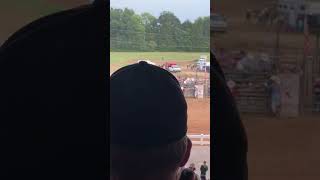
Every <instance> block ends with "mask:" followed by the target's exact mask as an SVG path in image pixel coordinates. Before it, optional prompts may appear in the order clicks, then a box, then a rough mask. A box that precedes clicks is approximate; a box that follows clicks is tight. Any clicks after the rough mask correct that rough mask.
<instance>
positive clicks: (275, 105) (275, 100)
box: [267, 76, 281, 116]
mask: <svg viewBox="0 0 320 180" xmlns="http://www.w3.org/2000/svg"><path fill="white" fill-rule="evenodd" d="M267 87H268V89H269V92H270V95H271V111H272V114H273V115H274V116H279V114H280V106H281V91H280V78H279V77H278V76H272V77H271V78H270V81H269V82H268V84H267Z"/></svg>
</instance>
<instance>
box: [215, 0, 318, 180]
mask: <svg viewBox="0 0 320 180" xmlns="http://www.w3.org/2000/svg"><path fill="white" fill-rule="evenodd" d="M245 1H246V2H247V3H248V4H245V3H244V4H245V5H243V6H241V5H239V6H241V7H239V9H240V10H239V11H238V12H235V9H234V8H230V4H229V3H231V0H225V1H224V2H220V3H217V4H218V5H217V6H216V7H215V9H214V12H212V13H216V14H218V13H221V15H220V16H224V17H226V18H225V19H226V21H227V22H226V23H225V24H227V26H225V27H226V30H225V31H224V32H223V33H221V32H218V31H217V32H216V31H213V32H212V28H211V48H212V51H213V52H214V54H215V56H216V58H217V60H218V62H219V64H220V65H221V66H222V69H223V71H224V73H225V76H226V80H227V85H228V87H229V89H230V91H231V92H232V94H233V96H234V98H235V100H236V103H237V106H238V109H239V111H240V113H241V118H242V121H243V123H244V126H245V128H246V132H247V137H248V146H249V147H248V166H249V179H257V180H264V179H275V180H284V179H285V180H287V179H288V180H289V179H308V180H315V179H319V177H320V173H319V169H318V168H317V165H318V163H319V160H320V157H319V153H318V152H319V151H320V144H319V139H320V133H319V128H320V121H319V119H320V38H319V34H320V1H319V0H270V1H262V0H259V1H255V0H245ZM249 2H250V3H249ZM241 8H242V9H241Z"/></svg>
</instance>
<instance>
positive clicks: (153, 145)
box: [110, 62, 192, 180]
mask: <svg viewBox="0 0 320 180" xmlns="http://www.w3.org/2000/svg"><path fill="white" fill-rule="evenodd" d="M110 126H111V127H110V131H111V134H110V141H111V147H110V158H111V162H110V167H111V168H110V170H111V179H120V180H126V179H141V180H143V179H154V180H157V179H167V180H170V179H175V178H176V175H177V172H178V169H179V168H180V167H183V166H185V164H186V163H187V161H188V159H189V156H190V150H191V146H192V145H191V141H190V139H189V138H187V136H186V132H187V104H186V101H185V98H184V96H183V93H182V91H181V88H180V86H179V83H178V81H177V80H176V78H175V77H174V76H173V75H172V74H170V73H169V72H168V71H166V70H164V69H162V68H159V67H157V66H153V65H150V64H147V63H146V62H140V63H138V64H133V65H129V66H126V67H124V68H121V69H120V70H118V71H117V72H115V73H113V74H112V76H111V77H110Z"/></svg>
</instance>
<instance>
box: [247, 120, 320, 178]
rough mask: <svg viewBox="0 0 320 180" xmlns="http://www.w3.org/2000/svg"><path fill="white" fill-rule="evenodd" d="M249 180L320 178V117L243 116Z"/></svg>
mask: <svg viewBox="0 0 320 180" xmlns="http://www.w3.org/2000/svg"><path fill="white" fill-rule="evenodd" d="M243 122H244V124H245V127H246V130H247V135H248V141H249V152H248V164H249V177H250V178H249V179H252V180H267V179H268V180H269V179H272V180H298V179H299V180H300V179H304V180H316V179H320V171H319V169H320V166H319V164H320V155H319V152H320V116H319V115H313V116H308V117H300V118H294V119H284V118H282V119H277V118H271V117H254V116H243Z"/></svg>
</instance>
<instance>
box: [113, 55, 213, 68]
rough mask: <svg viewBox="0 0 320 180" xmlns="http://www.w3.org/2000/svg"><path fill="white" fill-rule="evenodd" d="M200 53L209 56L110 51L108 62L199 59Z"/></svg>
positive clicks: (119, 63)
mask: <svg viewBox="0 0 320 180" xmlns="http://www.w3.org/2000/svg"><path fill="white" fill-rule="evenodd" d="M201 55H206V56H207V57H208V58H209V52H208V53H203V52H110V64H111V65H120V66H121V65H126V64H128V63H133V62H136V61H137V60H139V59H149V60H150V61H155V62H159V61H163V62H166V61H175V62H179V61H192V60H196V59H199V57H200V56H201Z"/></svg>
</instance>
